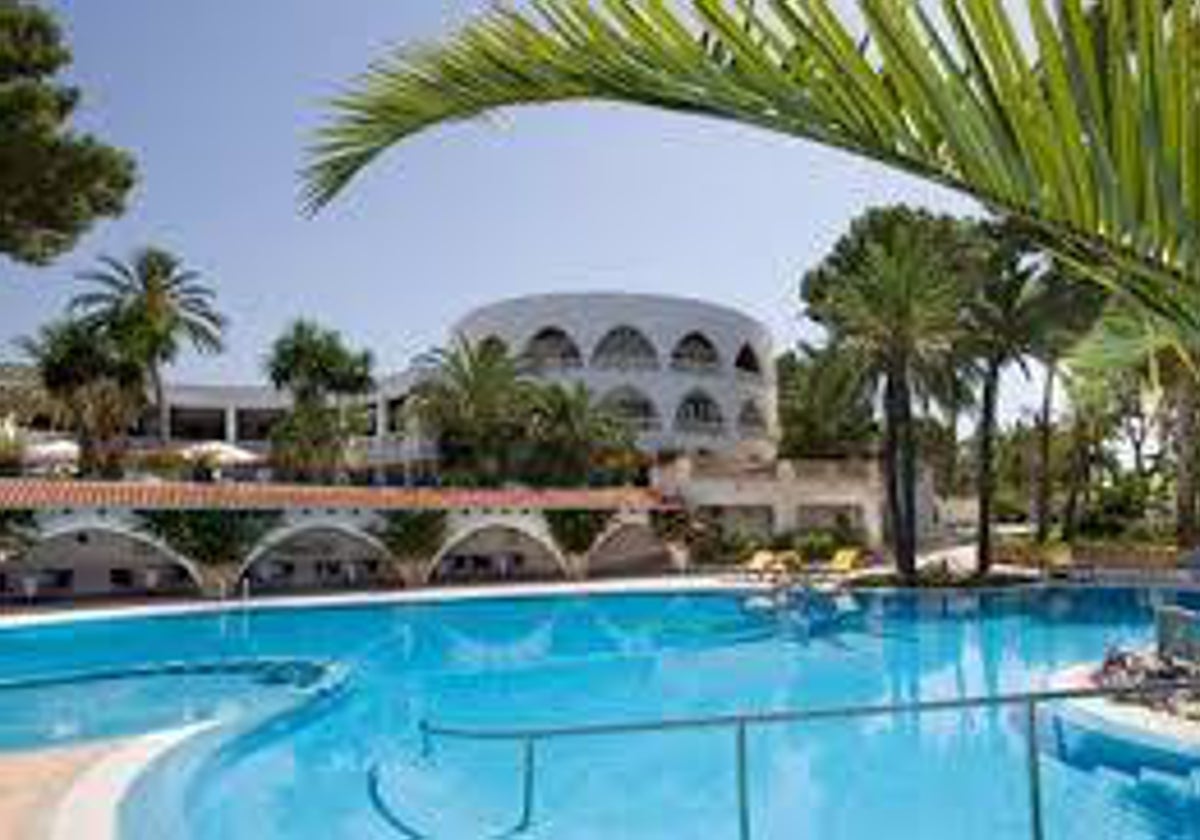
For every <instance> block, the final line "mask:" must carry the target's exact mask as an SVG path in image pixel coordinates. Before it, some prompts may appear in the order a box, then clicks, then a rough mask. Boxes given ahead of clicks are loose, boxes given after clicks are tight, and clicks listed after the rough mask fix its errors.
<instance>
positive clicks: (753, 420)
mask: <svg viewBox="0 0 1200 840" xmlns="http://www.w3.org/2000/svg"><path fill="white" fill-rule="evenodd" d="M738 429H739V430H740V431H741V432H743V433H745V434H750V435H760V434H762V433H764V432H766V430H767V416H766V415H765V414H764V413H763V410H762V408H761V407H760V406H759V404H758V401H757V400H746V402H745V403H744V404H743V405H742V410H741V412H740V413H739V414H738Z"/></svg>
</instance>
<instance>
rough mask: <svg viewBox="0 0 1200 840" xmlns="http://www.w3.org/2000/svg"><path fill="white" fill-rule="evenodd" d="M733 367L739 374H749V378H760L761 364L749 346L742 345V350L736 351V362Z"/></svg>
mask: <svg viewBox="0 0 1200 840" xmlns="http://www.w3.org/2000/svg"><path fill="white" fill-rule="evenodd" d="M734 366H735V367H736V368H737V369H738V372H739V373H745V374H749V375H750V376H762V372H763V369H762V362H760V361H759V360H758V354H757V353H755V352H754V348H753V347H751V346H750V345H749V344H743V345H742V349H741V350H739V351H738V355H737V361H736V362H735V363H734Z"/></svg>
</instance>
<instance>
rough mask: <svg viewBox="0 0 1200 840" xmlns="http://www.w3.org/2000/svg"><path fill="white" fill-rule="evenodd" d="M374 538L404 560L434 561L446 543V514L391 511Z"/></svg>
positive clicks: (386, 514)
mask: <svg viewBox="0 0 1200 840" xmlns="http://www.w3.org/2000/svg"><path fill="white" fill-rule="evenodd" d="M374 535H375V536H376V537H377V538H378V539H379V541H380V542H382V543H383V544H384V545H386V546H387V547H388V551H390V552H392V554H393V555H395V556H396V557H398V558H400V559H403V560H414V559H432V558H433V556H434V555H435V554H437V552H438V549H440V548H441V547H442V544H443V543H445V541H446V512H445V511H444V510H394V511H388V512H387V513H384V514H383V527H382V528H379V529H377V530H376V531H375V534H374Z"/></svg>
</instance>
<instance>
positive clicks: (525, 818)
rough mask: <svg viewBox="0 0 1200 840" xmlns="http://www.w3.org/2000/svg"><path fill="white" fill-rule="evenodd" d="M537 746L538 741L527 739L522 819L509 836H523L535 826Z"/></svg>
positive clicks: (522, 789)
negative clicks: (534, 804)
mask: <svg viewBox="0 0 1200 840" xmlns="http://www.w3.org/2000/svg"><path fill="white" fill-rule="evenodd" d="M536 745H537V740H536V739H534V738H526V739H525V750H524V767H525V772H524V776H523V780H522V783H521V818H520V819H519V820H518V821H517V825H516V827H515V828H513V830H512V831H510V832H509V836H512V835H515V834H523V833H524V832H526V831H528V830H529V829H530V828H531V827H532V826H533V803H534V795H535V793H536V791H535V790H534V777H535V776H536V775H537V768H536V766H535V765H536V759H537V753H536V751H535V746H536Z"/></svg>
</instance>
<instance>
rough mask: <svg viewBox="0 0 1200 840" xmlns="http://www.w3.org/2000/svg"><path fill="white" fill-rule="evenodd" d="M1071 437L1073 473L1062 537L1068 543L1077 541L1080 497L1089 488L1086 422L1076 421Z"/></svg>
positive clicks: (1088, 451) (1064, 508)
mask: <svg viewBox="0 0 1200 840" xmlns="http://www.w3.org/2000/svg"><path fill="white" fill-rule="evenodd" d="M1071 437H1072V441H1071V472H1070V480H1069V482H1068V484H1067V500H1066V503H1065V504H1064V506H1063V515H1062V521H1063V525H1062V532H1063V534H1062V535H1063V539H1064V540H1065V541H1066V542H1071V541H1072V540H1074V539H1075V529H1076V526H1077V524H1078V522H1079V497H1080V496H1081V495H1082V494H1083V493H1084V491H1085V490H1086V487H1087V480H1088V471H1089V469H1088V466H1089V465H1088V461H1089V460H1090V458H1091V454H1090V453H1091V443H1090V441H1089V440H1088V432H1087V424H1086V422H1085V421H1084V420H1082V419H1079V418H1076V419H1075V421H1074V423H1073V425H1072V428H1071Z"/></svg>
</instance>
